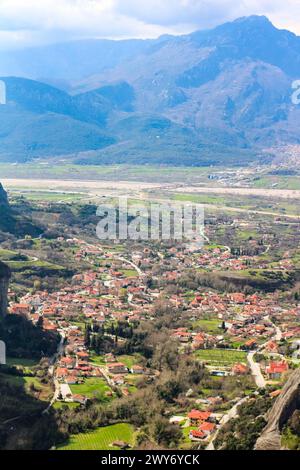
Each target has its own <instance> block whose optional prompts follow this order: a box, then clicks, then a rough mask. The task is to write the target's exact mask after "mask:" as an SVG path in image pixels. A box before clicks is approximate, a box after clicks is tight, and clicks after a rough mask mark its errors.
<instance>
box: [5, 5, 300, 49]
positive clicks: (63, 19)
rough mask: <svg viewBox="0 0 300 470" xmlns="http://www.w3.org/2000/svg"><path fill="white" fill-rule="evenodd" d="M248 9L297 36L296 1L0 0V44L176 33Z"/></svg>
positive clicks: (246, 12) (298, 15)
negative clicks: (266, 17) (265, 16)
mask: <svg viewBox="0 0 300 470" xmlns="http://www.w3.org/2000/svg"><path fill="white" fill-rule="evenodd" d="M251 14H264V15H267V16H268V17H269V18H270V19H271V21H272V22H273V23H274V24H275V25H276V26H278V27H280V28H286V29H290V30H291V31H294V32H295V33H298V34H299V35H300V0H243V1H237V0H0V47H1V48H11V47H19V46H20V45H39V44H45V43H51V42H57V41H64V40H70V39H79V38H91V37H106V38H129V37H138V38H141V37H142V38H145V37H157V36H159V35H161V34H164V33H171V34H178V33H179V34H180V33H187V32H191V31H194V30H196V29H203V28H210V27H212V26H215V25H217V24H220V23H223V22H225V21H228V20H232V19H235V18H237V17H240V16H245V15H251Z"/></svg>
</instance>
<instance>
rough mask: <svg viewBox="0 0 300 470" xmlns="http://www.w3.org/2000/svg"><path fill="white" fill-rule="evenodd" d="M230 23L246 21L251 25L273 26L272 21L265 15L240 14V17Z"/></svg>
mask: <svg viewBox="0 0 300 470" xmlns="http://www.w3.org/2000/svg"><path fill="white" fill-rule="evenodd" d="M232 23H246V24H247V23H248V24H251V25H255V24H257V25H269V26H270V25H271V26H273V23H271V21H270V20H269V18H268V17H267V16H265V15H250V16H242V17H240V18H237V19H236V20H234V21H233V22H232Z"/></svg>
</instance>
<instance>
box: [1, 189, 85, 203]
mask: <svg viewBox="0 0 300 470" xmlns="http://www.w3.org/2000/svg"><path fill="white" fill-rule="evenodd" d="M10 194H11V195H12V196H20V195H21V196H22V197H24V198H25V199H28V200H30V201H34V202H35V201H46V202H60V201H61V202H73V201H79V200H81V199H83V198H84V197H86V194H83V193H72V192H57V191H39V190H37V191H27V190H26V189H23V190H22V189H13V188H11V189H10Z"/></svg>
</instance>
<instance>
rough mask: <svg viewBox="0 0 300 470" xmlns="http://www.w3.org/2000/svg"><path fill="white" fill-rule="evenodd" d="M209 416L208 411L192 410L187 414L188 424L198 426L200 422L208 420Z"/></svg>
mask: <svg viewBox="0 0 300 470" xmlns="http://www.w3.org/2000/svg"><path fill="white" fill-rule="evenodd" d="M210 416H211V412H210V411H199V410H192V411H190V412H189V414H188V419H189V420H190V426H200V424H202V423H203V422H204V421H207V420H209V418H210Z"/></svg>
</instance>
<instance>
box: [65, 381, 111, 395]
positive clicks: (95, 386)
mask: <svg viewBox="0 0 300 470" xmlns="http://www.w3.org/2000/svg"><path fill="white" fill-rule="evenodd" d="M70 388H71V391H72V393H73V394H76V395H84V396H85V397H87V398H98V399H104V398H107V397H106V396H105V393H106V392H109V391H110V390H111V389H110V387H109V386H108V385H107V383H106V382H105V380H104V379H101V378H97V377H91V378H88V379H85V381H84V383H82V384H76V385H71V386H70Z"/></svg>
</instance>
